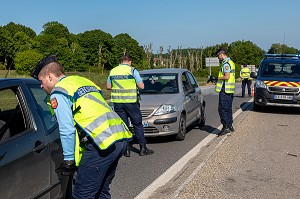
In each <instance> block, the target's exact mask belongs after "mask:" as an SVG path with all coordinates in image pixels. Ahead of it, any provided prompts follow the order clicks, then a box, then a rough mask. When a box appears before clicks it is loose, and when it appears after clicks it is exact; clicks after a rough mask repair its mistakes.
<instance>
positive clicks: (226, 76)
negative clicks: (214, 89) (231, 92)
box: [219, 72, 230, 80]
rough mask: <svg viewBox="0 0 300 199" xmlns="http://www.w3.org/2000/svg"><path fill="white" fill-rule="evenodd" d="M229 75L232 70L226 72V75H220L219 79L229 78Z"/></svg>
mask: <svg viewBox="0 0 300 199" xmlns="http://www.w3.org/2000/svg"><path fill="white" fill-rule="evenodd" d="M229 77H230V72H225V73H224V76H222V77H219V79H221V80H228V79H229Z"/></svg>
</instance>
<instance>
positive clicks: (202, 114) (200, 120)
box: [198, 106, 206, 128]
mask: <svg viewBox="0 0 300 199" xmlns="http://www.w3.org/2000/svg"><path fill="white" fill-rule="evenodd" d="M205 121H206V115H205V107H204V106H202V107H201V116H200V119H199V120H198V126H199V128H202V127H204V126H205Z"/></svg>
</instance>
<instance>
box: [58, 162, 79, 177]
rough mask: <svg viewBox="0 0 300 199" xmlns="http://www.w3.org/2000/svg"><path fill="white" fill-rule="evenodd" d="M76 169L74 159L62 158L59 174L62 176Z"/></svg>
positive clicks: (70, 173) (71, 173)
mask: <svg viewBox="0 0 300 199" xmlns="http://www.w3.org/2000/svg"><path fill="white" fill-rule="evenodd" d="M75 171H76V165H75V161H74V160H64V162H63V163H62V165H61V174H62V175H64V176H69V175H73V173H74V172H75Z"/></svg>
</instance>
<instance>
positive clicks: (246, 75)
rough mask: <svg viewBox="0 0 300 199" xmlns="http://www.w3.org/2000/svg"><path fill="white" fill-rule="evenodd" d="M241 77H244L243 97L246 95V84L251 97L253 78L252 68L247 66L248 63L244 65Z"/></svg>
mask: <svg viewBox="0 0 300 199" xmlns="http://www.w3.org/2000/svg"><path fill="white" fill-rule="evenodd" d="M240 78H241V79H242V97H245V88H246V85H247V89H248V96H249V97H251V84H252V79H251V77H250V69H249V68H248V67H247V65H243V68H242V69H241V71H240Z"/></svg>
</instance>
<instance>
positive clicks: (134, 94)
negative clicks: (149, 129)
mask: <svg viewBox="0 0 300 199" xmlns="http://www.w3.org/2000/svg"><path fill="white" fill-rule="evenodd" d="M120 61H121V64H119V65H118V66H116V67H115V68H113V69H112V70H111V71H110V73H109V76H108V78H107V83H106V88H107V89H108V90H111V99H110V102H112V103H113V106H114V110H115V111H116V113H118V115H119V116H120V117H121V118H122V119H123V121H124V122H125V123H126V125H129V121H128V118H129V119H130V122H131V124H132V126H133V129H134V136H135V137H136V138H137V142H138V143H139V145H140V154H139V155H140V156H144V155H152V154H153V153H154V151H153V150H150V149H149V148H147V146H146V143H147V142H146V139H145V136H144V128H143V124H142V114H141V110H140V107H139V102H138V100H139V95H138V88H140V89H144V83H143V80H142V79H141V77H140V74H139V72H138V71H137V69H136V68H134V67H132V66H131V57H130V56H129V55H128V54H127V53H126V54H125V55H124V56H122V57H121V60H120ZM130 149H131V144H128V145H127V148H126V151H125V156H126V157H130Z"/></svg>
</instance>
